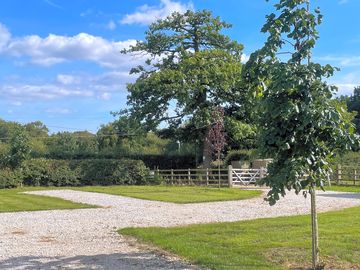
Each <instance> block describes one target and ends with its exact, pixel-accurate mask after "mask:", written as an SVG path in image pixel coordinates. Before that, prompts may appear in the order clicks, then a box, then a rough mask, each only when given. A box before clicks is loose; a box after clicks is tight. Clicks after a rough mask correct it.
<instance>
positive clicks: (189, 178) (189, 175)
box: [188, 169, 191, 186]
mask: <svg viewBox="0 0 360 270" xmlns="http://www.w3.org/2000/svg"><path fill="white" fill-rule="evenodd" d="M188 180H189V186H190V185H191V172H190V169H188Z"/></svg>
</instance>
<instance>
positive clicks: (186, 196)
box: [76, 186, 262, 203]
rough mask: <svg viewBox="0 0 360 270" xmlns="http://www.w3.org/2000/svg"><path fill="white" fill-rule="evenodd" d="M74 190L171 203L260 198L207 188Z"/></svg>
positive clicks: (256, 193)
mask: <svg viewBox="0 0 360 270" xmlns="http://www.w3.org/2000/svg"><path fill="white" fill-rule="evenodd" d="M76 190H82V191H90V192H100V193H107V194H113V195H122V196H127V197H133V198H138V199H145V200H153V201H162V202H173V203H199V202H213V201H231V200H244V199H249V198H253V197H257V196H260V194H261V193H262V192H261V191H258V190H241V189H235V188H220V189H218V188H207V187H172V186H171V187H169V186H109V187H103V186H88V187H81V188H76Z"/></svg>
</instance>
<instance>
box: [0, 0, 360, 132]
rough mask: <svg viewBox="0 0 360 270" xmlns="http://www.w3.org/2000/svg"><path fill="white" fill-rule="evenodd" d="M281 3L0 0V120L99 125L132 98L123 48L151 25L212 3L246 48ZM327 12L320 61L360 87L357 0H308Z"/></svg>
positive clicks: (343, 84)
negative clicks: (276, 4) (274, 8)
mask: <svg viewBox="0 0 360 270" xmlns="http://www.w3.org/2000/svg"><path fill="white" fill-rule="evenodd" d="M275 2H276V1H270V2H266V1H265V0H252V1H249V0H223V1H218V0H192V1H178V0H151V1H144V0H131V1H130V0H128V1H125V0H122V1H121V0H106V1H104V0H71V1H70V0H27V1H24V0H2V1H1V3H0V118H3V119H6V120H13V121H18V122H22V123H25V122H30V121H35V120H41V121H43V122H44V123H45V124H46V125H48V126H49V128H50V130H51V131H52V132H56V131H60V130H70V131H74V130H84V129H87V130H89V131H92V132H95V131H96V130H97V128H98V127H99V126H100V125H101V124H104V123H107V122H109V121H112V120H113V117H112V116H111V114H110V112H111V111H118V110H120V109H122V108H124V107H125V104H126V95H127V92H126V83H129V82H132V81H133V80H134V78H133V77H131V76H129V75H128V72H129V70H130V68H131V67H133V66H136V65H138V64H139V63H141V61H142V59H134V58H131V57H130V56H125V55H121V54H120V53H119V51H120V50H121V49H123V48H126V47H128V46H129V45H130V44H134V42H135V40H137V39H142V38H143V36H144V32H145V31H146V29H147V25H148V24H149V23H151V22H152V21H154V20H155V19H156V18H162V17H165V16H167V15H168V14H170V13H171V12H173V11H179V12H184V11H185V10H187V9H193V10H200V9H209V10H211V11H213V13H214V14H215V15H218V16H220V17H221V18H222V19H223V20H225V21H227V22H229V23H232V24H233V28H232V29H230V30H227V32H226V33H227V34H229V35H230V36H231V38H233V39H235V40H237V41H239V42H240V43H242V44H244V45H245V50H244V53H245V55H249V54H250V53H251V52H252V51H253V50H256V49H258V48H260V47H261V46H262V43H263V41H264V40H265V38H266V37H265V35H263V34H261V33H260V28H261V27H262V25H263V23H264V22H265V15H266V14H268V13H269V12H271V11H272V10H273V8H272V4H274V3H275ZM312 3H313V4H312V5H314V6H315V5H316V6H320V7H321V9H322V12H323V14H324V15H325V18H324V23H323V25H322V26H321V27H320V29H319V30H320V36H321V38H320V40H319V42H318V45H317V47H316V49H315V51H314V59H315V60H317V61H319V62H321V63H324V64H325V63H330V64H333V65H335V66H337V67H339V68H341V71H340V72H338V73H337V74H336V76H334V77H333V78H331V80H330V82H331V83H334V84H336V85H337V86H338V87H339V94H351V93H352V89H353V88H354V86H356V85H360V51H359V49H358V48H359V47H360V27H359V22H358V13H359V10H360V1H359V0H312Z"/></svg>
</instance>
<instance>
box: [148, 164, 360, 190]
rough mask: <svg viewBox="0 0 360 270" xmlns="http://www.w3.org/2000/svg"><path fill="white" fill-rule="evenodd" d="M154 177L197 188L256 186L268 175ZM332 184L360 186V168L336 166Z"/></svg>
mask: <svg viewBox="0 0 360 270" xmlns="http://www.w3.org/2000/svg"><path fill="white" fill-rule="evenodd" d="M154 175H155V176H157V177H159V178H161V180H162V181H163V182H164V183H165V184H168V185H197V186H221V187H224V186H229V187H233V186H247V185H250V184H256V183H257V182H258V181H259V180H260V179H262V178H264V177H265V176H266V175H267V170H266V169H265V168H260V169H233V168H232V166H229V167H228V168H227V169H220V170H218V169H176V170H156V171H154ZM330 183H331V184H336V185H351V186H360V167H350V166H340V165H338V166H336V168H335V169H334V170H333V173H332V175H331V176H330Z"/></svg>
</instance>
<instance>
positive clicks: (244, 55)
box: [241, 53, 250, 64]
mask: <svg viewBox="0 0 360 270" xmlns="http://www.w3.org/2000/svg"><path fill="white" fill-rule="evenodd" d="M249 59H250V56H248V55H247V54H245V53H243V54H242V55H241V63H243V64H245V63H246V62H247V61H249Z"/></svg>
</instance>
